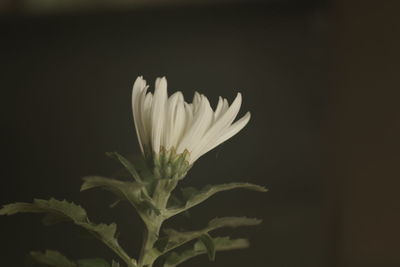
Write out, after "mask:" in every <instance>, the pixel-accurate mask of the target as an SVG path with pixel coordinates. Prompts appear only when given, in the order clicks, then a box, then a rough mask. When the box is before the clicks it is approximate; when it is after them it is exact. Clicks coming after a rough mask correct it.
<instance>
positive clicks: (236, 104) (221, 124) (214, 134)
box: [193, 93, 242, 153]
mask: <svg viewBox="0 0 400 267" xmlns="http://www.w3.org/2000/svg"><path fill="white" fill-rule="evenodd" d="M241 104H242V96H241V94H240V93H238V94H237V96H236V98H235V100H234V101H233V103H232V105H231V106H230V107H229V108H228V110H227V111H226V112H225V113H223V114H221V116H220V117H219V118H218V119H217V121H215V122H214V124H213V125H212V126H211V127H210V128H209V129H208V131H207V132H206V133H205V134H204V136H203V138H202V139H201V140H199V142H197V144H196V146H195V147H194V149H193V150H194V151H195V153H201V151H204V150H205V148H206V147H210V146H212V145H213V143H214V142H215V141H216V139H217V138H218V137H219V136H220V135H221V132H222V131H224V129H226V128H228V127H229V126H230V125H231V123H232V122H233V120H234V119H235V118H236V116H237V114H238V112H239V110H240V106H241Z"/></svg>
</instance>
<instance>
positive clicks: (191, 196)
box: [168, 183, 268, 217]
mask: <svg viewBox="0 0 400 267" xmlns="http://www.w3.org/2000/svg"><path fill="white" fill-rule="evenodd" d="M238 188H243V189H248V190H253V191H258V192H266V191H268V190H267V189H266V188H265V187H263V186H260V185H255V184H250V183H229V184H221V185H207V186H205V187H204V188H203V189H202V190H197V189H195V188H193V187H189V188H184V189H182V195H183V196H184V197H185V198H186V203H185V205H184V206H183V207H179V208H171V209H169V210H168V217H172V216H174V215H176V214H179V213H181V212H184V211H186V210H188V209H190V208H192V207H194V206H196V205H198V204H200V203H202V202H203V201H205V200H207V199H208V198H210V197H211V196H213V195H215V194H216V193H218V192H223V191H228V190H233V189H238Z"/></svg>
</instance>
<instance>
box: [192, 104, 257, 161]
mask: <svg viewBox="0 0 400 267" xmlns="http://www.w3.org/2000/svg"><path fill="white" fill-rule="evenodd" d="M250 117H251V115H250V112H247V113H246V114H245V115H244V116H243V117H242V118H240V119H239V120H238V121H236V122H235V123H234V124H232V125H231V126H229V127H228V128H227V129H226V130H225V131H224V132H223V133H222V134H221V135H220V136H219V137H218V139H217V140H216V141H215V142H213V143H212V145H210V146H208V147H205V148H204V149H203V150H202V151H201V152H200V153H199V154H198V155H196V156H197V157H196V158H194V159H193V161H195V160H197V159H198V158H199V157H200V156H202V155H204V154H205V153H207V152H208V151H210V150H211V149H213V148H215V147H216V146H218V145H220V144H221V143H223V142H225V141H226V140H228V139H229V138H231V137H233V136H234V135H235V134H237V133H238V132H239V131H240V130H242V129H243V128H244V127H245V126H246V124H247V123H248V122H249V121H250Z"/></svg>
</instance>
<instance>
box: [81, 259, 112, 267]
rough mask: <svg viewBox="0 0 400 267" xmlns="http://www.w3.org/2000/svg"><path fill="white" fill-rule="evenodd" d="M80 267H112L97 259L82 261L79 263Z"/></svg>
mask: <svg viewBox="0 0 400 267" xmlns="http://www.w3.org/2000/svg"><path fill="white" fill-rule="evenodd" d="M77 263H78V267H110V264H109V263H108V262H107V261H106V260H104V259H100V258H95V259H81V260H78V261H77Z"/></svg>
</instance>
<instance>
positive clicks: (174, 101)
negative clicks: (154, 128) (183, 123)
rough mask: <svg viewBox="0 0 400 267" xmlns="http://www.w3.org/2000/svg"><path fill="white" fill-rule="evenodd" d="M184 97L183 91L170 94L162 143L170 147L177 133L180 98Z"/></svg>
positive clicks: (167, 147)
mask: <svg viewBox="0 0 400 267" xmlns="http://www.w3.org/2000/svg"><path fill="white" fill-rule="evenodd" d="M181 98H182V93H181V92H176V93H174V94H173V95H171V96H170V98H169V99H168V102H167V111H166V112H167V114H166V115H167V116H166V120H165V124H164V133H163V142H162V145H163V146H164V147H165V148H166V149H169V148H170V147H171V146H173V144H172V139H173V137H174V135H175V131H176V130H175V117H176V112H177V106H178V102H179V99H181Z"/></svg>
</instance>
